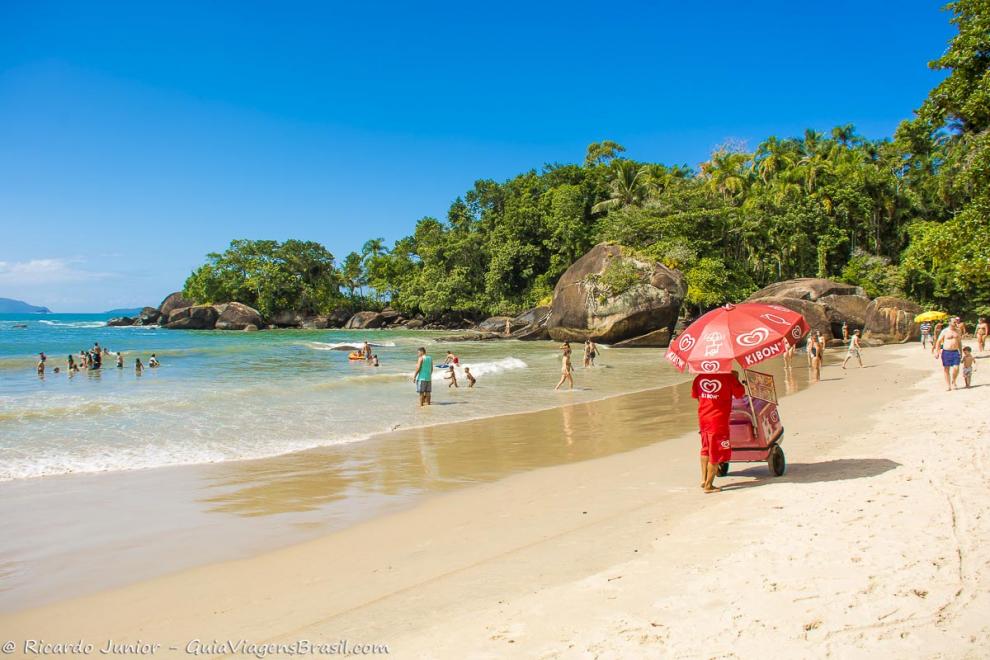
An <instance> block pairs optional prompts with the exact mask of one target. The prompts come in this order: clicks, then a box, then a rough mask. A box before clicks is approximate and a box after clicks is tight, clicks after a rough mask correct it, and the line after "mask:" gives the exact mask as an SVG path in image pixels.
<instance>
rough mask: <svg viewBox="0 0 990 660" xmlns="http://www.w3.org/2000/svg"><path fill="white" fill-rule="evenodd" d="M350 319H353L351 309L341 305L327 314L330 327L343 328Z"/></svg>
mask: <svg viewBox="0 0 990 660" xmlns="http://www.w3.org/2000/svg"><path fill="white" fill-rule="evenodd" d="M349 320H351V311H350V310H349V309H344V308H342V307H341V308H338V309H335V310H333V311H332V312H330V313H329V314H328V315H327V326H328V327H330V328H343V327H344V325H345V324H346V323H347V322H348V321H349Z"/></svg>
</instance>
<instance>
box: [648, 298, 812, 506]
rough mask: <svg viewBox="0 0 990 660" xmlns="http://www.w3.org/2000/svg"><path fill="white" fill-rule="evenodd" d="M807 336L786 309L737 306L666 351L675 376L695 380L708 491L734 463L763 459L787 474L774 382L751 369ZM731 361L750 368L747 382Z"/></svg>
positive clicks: (712, 315)
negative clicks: (692, 375)
mask: <svg viewBox="0 0 990 660" xmlns="http://www.w3.org/2000/svg"><path fill="white" fill-rule="evenodd" d="M807 332H808V324H807V322H806V321H805V320H804V317H803V316H801V315H800V314H798V313H797V312H794V311H792V310H790V309H787V308H786V307H782V306H780V305H765V304H760V303H740V304H738V305H725V306H724V307H720V308H718V309H714V310H712V311H710V312H708V313H707V314H705V315H704V316H702V317H701V318H699V319H698V320H697V321H695V322H694V323H692V324H691V325H690V326H689V327H688V328H686V329H685V330H684V332H683V333H681V334H680V335H679V336H678V337H677V338H676V339H675V340H674V342H673V343H672V344H671V345H670V348H668V349H667V360H668V361H669V362H670V363H671V364H673V365H674V366H675V367H676V368H677V369H678V370H680V371H684V370H685V369H687V370H689V371H690V372H691V373H695V374H698V375H697V377H696V378H695V381H694V384H693V385H692V390H691V392H692V396H693V397H694V398H696V399H698V422H699V431H700V433H701V440H702V449H701V455H702V466H703V473H702V476H703V483H702V487H703V488H704V489H705V492H709V493H710V492H716V491H717V490H718V489H717V488H715V486H714V477H715V475H716V474H719V475H720V476H724V475H725V474H726V473H727V472H728V466H729V462H756V461H760V462H762V461H766V462H767V465H768V466H769V467H770V471H771V472H772V473H773V474H774V475H776V476H780V475H782V474H783V473H784V470H785V469H786V461H785V458H784V450H783V449H781V447H780V443H781V442H782V441H783V435H784V428H783V426H782V424H781V421H780V414H779V413H778V411H777V397H776V392H775V391H774V386H773V378H772V377H771V376H769V375H767V374H761V373H759V372H756V371H752V370H749V367H753V366H755V365H757V364H759V363H760V362H763V361H764V360H768V359H770V358H773V357H776V356H778V355H783V354H784V353H785V352H786V351H787V349H788V348H790V347H791V346H792V345H794V344H796V343H797V342H798V341H800V340H801V338H802V337H804V335H805V334H807ZM733 361H737V362H739V364H740V365H742V366H743V367H744V368H745V369H747V371H746V374H747V379H746V380H745V381H740V380H739V378H738V372H737V371H735V370H734V369H733Z"/></svg>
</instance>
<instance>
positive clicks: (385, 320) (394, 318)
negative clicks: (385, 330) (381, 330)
mask: <svg viewBox="0 0 990 660" xmlns="http://www.w3.org/2000/svg"><path fill="white" fill-rule="evenodd" d="M381 316H382V325H383V326H385V325H396V324H397V323H398V322H399V319H401V318H402V314H401V313H399V312H398V311H396V310H394V309H388V308H386V309H383V310H382V311H381Z"/></svg>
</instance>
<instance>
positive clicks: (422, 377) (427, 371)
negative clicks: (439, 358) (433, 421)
mask: <svg viewBox="0 0 990 660" xmlns="http://www.w3.org/2000/svg"><path fill="white" fill-rule="evenodd" d="M417 352H418V353H419V360H417V361H416V371H414V372H413V382H414V383H416V393H417V394H419V406H420V407H421V408H422V407H423V406H424V405H425V406H429V405H432V401H430V399H431V398H432V394H433V358H431V357H430V356H429V355H427V354H426V349H425V348H423V347H422V346H420V347H419V351H417Z"/></svg>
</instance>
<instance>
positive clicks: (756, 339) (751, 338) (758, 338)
mask: <svg viewBox="0 0 990 660" xmlns="http://www.w3.org/2000/svg"><path fill="white" fill-rule="evenodd" d="M769 337H770V331H769V330H768V329H766V328H762V327H761V328H753V329H752V330H750V331H749V332H744V333H743V334H741V335H739V336H738V337H736V343H737V344H739V345H740V346H758V345H759V344H762V343H763V342H765V341H766V340H767V339H768V338H769Z"/></svg>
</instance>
